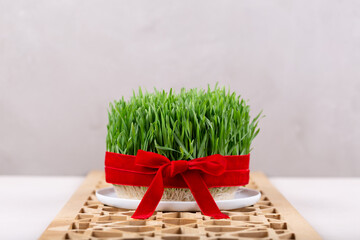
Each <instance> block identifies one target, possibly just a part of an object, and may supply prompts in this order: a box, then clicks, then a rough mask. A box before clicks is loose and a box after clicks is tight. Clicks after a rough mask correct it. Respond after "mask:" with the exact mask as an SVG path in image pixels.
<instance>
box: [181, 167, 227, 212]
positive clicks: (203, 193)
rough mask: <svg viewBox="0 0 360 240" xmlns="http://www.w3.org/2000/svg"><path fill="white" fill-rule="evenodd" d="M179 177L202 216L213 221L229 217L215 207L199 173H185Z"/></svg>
mask: <svg viewBox="0 0 360 240" xmlns="http://www.w3.org/2000/svg"><path fill="white" fill-rule="evenodd" d="M181 175H182V177H183V178H184V181H185V182H186V184H187V185H188V187H189V188H190V191H191V193H192V194H193V196H194V198H195V200H196V202H197V204H198V205H199V207H200V209H201V212H202V213H203V214H204V215H207V216H210V217H213V218H215V219H221V218H229V216H228V215H226V214H224V213H222V212H221V211H220V209H219V208H218V206H217V205H216V203H215V201H214V198H213V197H212V195H211V194H210V192H209V189H208V187H207V186H206V183H205V182H204V180H203V178H202V177H201V175H200V173H199V172H197V171H187V172H184V173H182V174H181Z"/></svg>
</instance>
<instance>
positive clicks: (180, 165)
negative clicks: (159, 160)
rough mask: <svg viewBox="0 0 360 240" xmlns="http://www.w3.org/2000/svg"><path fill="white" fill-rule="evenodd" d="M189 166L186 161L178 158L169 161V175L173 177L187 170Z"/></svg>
mask: <svg viewBox="0 0 360 240" xmlns="http://www.w3.org/2000/svg"><path fill="white" fill-rule="evenodd" d="M188 168H189V164H188V161H185V160H178V161H171V163H170V176H171V177H174V176H175V175H177V174H179V173H183V172H185V171H187V170H188Z"/></svg>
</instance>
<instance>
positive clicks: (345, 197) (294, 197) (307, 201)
mask: <svg viewBox="0 0 360 240" xmlns="http://www.w3.org/2000/svg"><path fill="white" fill-rule="evenodd" d="M83 179H84V178H83V177H36V176H0V191H1V198H0V216H1V217H0V230H1V238H2V239H37V238H38V237H39V236H40V235H41V233H42V232H43V231H44V230H45V228H46V227H47V225H48V224H49V223H50V222H51V221H52V220H53V218H54V217H55V216H56V214H57V213H58V212H59V211H60V209H61V208H62V207H63V205H64V204H65V202H66V201H67V200H68V199H69V198H70V196H71V195H72V193H73V192H74V191H75V190H76V189H77V187H78V186H79V185H80V183H81V182H82V181H83ZM270 180H271V182H272V183H273V184H274V185H275V186H276V187H277V188H278V189H279V190H280V192H281V193H282V194H283V195H284V196H285V197H286V198H287V199H288V200H289V202H290V203H291V204H293V205H294V206H295V208H296V209H297V210H298V211H299V212H300V214H302V215H303V216H304V217H305V219H306V220H307V221H308V222H309V223H310V224H311V225H312V226H313V227H314V228H315V230H316V231H318V233H319V234H320V235H321V236H322V237H323V238H324V239H360V218H359V217H358V216H356V214H360V204H359V203H360V178H284V177H273V178H270ZM29 223H30V224H29Z"/></svg>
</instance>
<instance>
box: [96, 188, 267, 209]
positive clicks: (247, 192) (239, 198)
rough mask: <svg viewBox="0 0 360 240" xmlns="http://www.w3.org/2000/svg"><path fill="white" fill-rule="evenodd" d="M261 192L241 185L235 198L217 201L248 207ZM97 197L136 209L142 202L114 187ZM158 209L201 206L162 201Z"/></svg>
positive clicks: (230, 206)
mask: <svg viewBox="0 0 360 240" xmlns="http://www.w3.org/2000/svg"><path fill="white" fill-rule="evenodd" d="M260 196H261V194H260V192H259V191H256V190H253V189H248V188H243V187H240V188H239V189H238V190H237V191H236V192H235V195H234V199H229V200H218V201H215V202H216V204H217V205H218V207H219V208H220V210H231V209H237V208H242V207H247V206H250V205H253V204H255V203H256V202H257V201H259V199H260ZM96 197H97V198H98V199H99V201H100V202H101V203H103V204H106V205H109V206H113V207H118V208H125V209H136V208H137V206H138V205H139V203H140V200H134V199H125V198H119V197H117V195H116V193H115V190H114V188H113V187H108V188H103V189H99V190H97V191H96ZM156 211H177V212H185V211H200V209H199V206H198V205H197V203H196V202H195V201H187V202H185V201H184V202H182V201H160V203H159V205H158V206H157V208H156Z"/></svg>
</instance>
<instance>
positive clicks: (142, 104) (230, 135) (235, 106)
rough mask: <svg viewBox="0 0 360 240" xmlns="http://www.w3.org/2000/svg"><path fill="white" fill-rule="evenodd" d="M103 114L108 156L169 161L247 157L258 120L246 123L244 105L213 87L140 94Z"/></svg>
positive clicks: (248, 109) (257, 129)
mask: <svg viewBox="0 0 360 240" xmlns="http://www.w3.org/2000/svg"><path fill="white" fill-rule="evenodd" d="M108 114H109V124H108V125H107V130H108V133H107V137H106V150H107V151H109V152H115V153H122V154H128V155H136V153H137V151H138V149H142V150H145V151H151V152H156V153H159V154H162V155H164V156H166V157H167V158H169V159H170V160H180V159H184V160H189V159H194V158H199V157H205V156H209V155H213V154H221V155H244V154H248V153H250V151H251V143H252V141H253V140H254V138H255V137H256V136H257V135H258V133H259V131H260V129H259V127H258V122H259V119H260V116H261V112H260V113H259V114H257V115H256V116H255V117H254V118H253V119H251V117H250V106H249V105H247V103H246V101H245V100H243V99H242V98H241V97H240V96H238V95H236V93H235V92H230V91H226V90H225V88H224V87H223V88H219V87H217V86H215V88H214V89H211V88H210V86H209V87H208V89H207V90H203V89H189V90H186V89H181V91H180V93H175V92H174V91H173V90H172V89H170V91H169V92H165V91H158V90H156V89H155V90H154V92H153V93H148V92H142V90H141V88H140V89H139V92H138V93H137V94H135V92H134V94H133V96H132V97H131V98H130V100H129V101H125V100H124V98H122V99H121V100H119V101H115V102H114V103H110V108H109V110H108Z"/></svg>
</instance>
